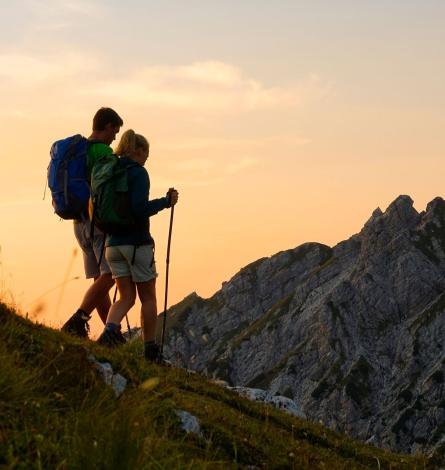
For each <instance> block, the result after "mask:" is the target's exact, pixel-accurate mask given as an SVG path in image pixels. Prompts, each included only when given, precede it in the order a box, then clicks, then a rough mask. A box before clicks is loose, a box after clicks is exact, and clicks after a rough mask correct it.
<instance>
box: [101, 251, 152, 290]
mask: <svg viewBox="0 0 445 470" xmlns="http://www.w3.org/2000/svg"><path fill="white" fill-rule="evenodd" d="M134 249H135V247H134V245H119V246H107V249H106V251H105V256H106V258H107V261H108V264H109V265H110V268H111V273H112V275H113V279H116V278H117V277H127V276H129V277H131V279H132V280H133V282H147V281H151V280H152V279H155V278H156V277H157V276H158V273H157V272H156V265H155V262H154V258H153V257H154V253H153V245H142V246H138V247H136V253H135V252H134ZM133 255H135V257H134V263H133V264H132V261H133Z"/></svg>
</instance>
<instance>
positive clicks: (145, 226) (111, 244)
mask: <svg viewBox="0 0 445 470" xmlns="http://www.w3.org/2000/svg"><path fill="white" fill-rule="evenodd" d="M115 153H116V155H119V157H120V162H121V164H124V165H125V166H126V167H127V172H128V192H129V198H130V207H131V212H132V215H133V217H134V219H135V224H134V225H132V226H131V229H130V230H129V232H128V233H126V234H124V235H121V234H120V235H116V234H114V235H108V237H107V243H106V251H105V257H106V259H107V262H108V264H109V265H110V268H111V272H112V275H113V278H114V279H115V280H116V284H117V288H118V290H119V300H118V301H117V302H115V303H114V304H113V305H112V306H111V308H110V310H109V312H108V317H107V322H106V325H105V329H104V331H103V332H102V334H101V335H100V337H99V339H98V343H100V344H102V345H104V346H109V347H114V346H117V345H119V344H120V343H123V342H125V339H124V338H123V336H122V334H121V331H120V323H121V321H122V319H123V318H124V316H125V315H126V314H127V312H128V311H129V310H130V308H131V307H132V306H133V305H134V302H135V300H136V291H137V293H138V296H139V299H140V301H141V324H142V333H143V339H144V355H145V358H146V359H148V360H151V361H155V360H157V359H158V358H159V346H158V345H157V344H156V342H155V331H156V319H157V313H158V312H157V304H156V277H157V273H156V266H155V263H154V240H153V238H152V237H151V235H150V222H149V217H151V216H152V215H155V214H157V213H158V212H159V211H161V210H162V209H167V208H169V207H171V206H173V205H175V204H176V203H177V202H178V192H177V191H176V190H174V189H170V190H169V191H168V192H167V195H166V197H162V198H159V199H152V200H150V201H149V200H148V196H149V190H150V180H149V177H148V173H147V170H146V169H145V168H144V164H145V162H146V161H147V158H148V153H149V143H148V141H147V139H146V138H145V137H144V136H142V135H140V134H135V132H134V131H133V130H132V129H129V130H128V131H126V132H125V133H124V134H123V135H122V137H121V140H120V142H119V144H118V146H117V148H116V150H115Z"/></svg>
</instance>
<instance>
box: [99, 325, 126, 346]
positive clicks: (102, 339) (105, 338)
mask: <svg viewBox="0 0 445 470" xmlns="http://www.w3.org/2000/svg"><path fill="white" fill-rule="evenodd" d="M126 342H127V341H126V340H125V338H124V337H123V335H122V333H121V332H120V330H111V329H109V328H105V329H104V331H103V332H102V334H101V335H100V336H99V338H98V339H97V343H98V344H100V345H101V346H105V347H107V348H117V347H118V346H121V345H122V344H125V343H126Z"/></svg>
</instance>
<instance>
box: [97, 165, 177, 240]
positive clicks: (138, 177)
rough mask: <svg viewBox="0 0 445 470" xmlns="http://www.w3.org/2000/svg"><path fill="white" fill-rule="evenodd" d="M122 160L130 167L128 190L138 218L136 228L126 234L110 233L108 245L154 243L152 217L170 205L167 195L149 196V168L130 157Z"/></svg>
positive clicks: (132, 208) (134, 213)
mask: <svg viewBox="0 0 445 470" xmlns="http://www.w3.org/2000/svg"><path fill="white" fill-rule="evenodd" d="M121 159H122V162H124V163H125V164H126V165H128V166H129V168H128V170H127V171H128V192H129V196H130V205H131V211H132V213H133V217H134V218H135V220H136V224H135V227H134V230H131V232H130V233H129V234H126V235H108V236H107V242H106V246H118V245H135V246H140V245H152V244H153V243H154V241H153V238H152V236H151V235H150V217H151V216H152V215H155V214H157V213H158V212H159V211H161V210H162V209H167V208H168V207H169V202H168V199H167V198H166V197H161V198H159V199H152V200H151V201H150V200H149V199H148V198H149V193H150V178H149V176H148V173H147V170H146V169H145V168H144V167H143V166H142V165H138V164H136V165H135V162H134V160H131V159H130V158H128V157H121Z"/></svg>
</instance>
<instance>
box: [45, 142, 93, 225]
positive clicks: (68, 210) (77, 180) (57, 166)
mask: <svg viewBox="0 0 445 470" xmlns="http://www.w3.org/2000/svg"><path fill="white" fill-rule="evenodd" d="M89 144H90V142H89V141H88V139H86V138H85V137H82V136H81V135H79V134H76V135H74V136H72V137H67V138H66V139H62V140H58V141H57V142H54V144H53V145H52V147H51V151H50V155H51V160H50V162H49V166H48V186H49V189H50V190H51V195H52V200H53V207H54V212H55V213H56V214H57V215H58V216H59V217H61V218H62V219H85V218H87V217H88V199H89V197H90V186H89V184H88V181H87V152H88V147H89Z"/></svg>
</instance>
